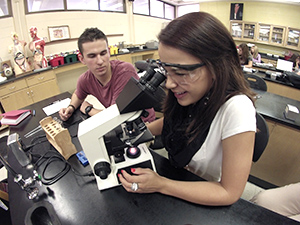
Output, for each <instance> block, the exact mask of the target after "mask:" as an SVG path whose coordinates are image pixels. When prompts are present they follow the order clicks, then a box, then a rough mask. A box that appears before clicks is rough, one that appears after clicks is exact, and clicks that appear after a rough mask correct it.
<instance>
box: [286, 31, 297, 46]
mask: <svg viewBox="0 0 300 225" xmlns="http://www.w3.org/2000/svg"><path fill="white" fill-rule="evenodd" d="M299 35H300V29H294V28H288V32H287V39H286V42H285V46H288V47H291V48H295V49H297V48H298V49H299Z"/></svg>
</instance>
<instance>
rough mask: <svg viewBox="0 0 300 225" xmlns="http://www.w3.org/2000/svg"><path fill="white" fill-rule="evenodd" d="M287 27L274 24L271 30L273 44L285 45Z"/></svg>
mask: <svg viewBox="0 0 300 225" xmlns="http://www.w3.org/2000/svg"><path fill="white" fill-rule="evenodd" d="M285 30H286V29H285V27H280V26H272V30H271V32H272V33H271V41H270V42H271V44H274V45H283V43H284V38H285V32H286V31H285Z"/></svg>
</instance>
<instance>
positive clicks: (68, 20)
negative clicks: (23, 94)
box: [0, 1, 300, 60]
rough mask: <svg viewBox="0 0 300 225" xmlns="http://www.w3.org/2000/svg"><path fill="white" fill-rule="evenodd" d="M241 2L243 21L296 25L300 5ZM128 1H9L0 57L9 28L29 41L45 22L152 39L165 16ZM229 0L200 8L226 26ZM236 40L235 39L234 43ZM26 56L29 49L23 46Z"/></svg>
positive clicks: (135, 40) (61, 46)
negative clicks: (57, 8)
mask: <svg viewBox="0 0 300 225" xmlns="http://www.w3.org/2000/svg"><path fill="white" fill-rule="evenodd" d="M239 3H244V18H243V20H244V21H249V22H263V23H270V24H276V25H283V26H291V27H294V28H300V24H299V22H298V21H300V13H299V12H300V6H298V5H289V4H278V3H261V2H255V1H239ZM131 4H132V3H131V2H129V1H126V7H127V13H126V14H124V13H105V12H84V11H82V12H81V11H77V12H56V13H36V14H30V15H25V13H24V3H23V1H12V8H13V15H14V17H13V18H4V19H0V27H1V32H0V42H1V48H0V57H1V58H2V59H3V60H8V59H9V60H12V56H11V55H10V54H9V53H8V47H9V46H10V45H12V39H11V32H12V31H16V32H17V33H18V34H19V37H20V40H25V41H27V43H29V42H30V40H31V39H30V35H29V28H30V27H31V26H36V27H37V28H38V36H39V37H46V38H49V37H48V29H47V27H48V26H60V25H69V27H70V34H71V38H78V36H79V35H80V34H81V33H82V31H83V30H84V29H85V28H86V27H93V26H96V27H99V28H100V29H101V30H103V31H104V32H105V33H106V34H121V36H117V37H111V38H109V43H110V44H118V42H119V41H125V43H127V44H142V43H145V42H147V41H148V40H155V39H156V37H157V34H158V33H159V31H160V30H161V28H162V27H163V26H165V24H166V23H168V22H169V20H164V19H158V18H153V17H147V16H139V15H133V14H132V5H131ZM230 4H231V2H227V1H226V2H223V1H222V2H218V1H215V2H204V3H200V10H201V11H205V12H209V13H211V14H213V15H214V16H216V17H217V18H218V19H220V20H221V21H222V22H223V23H224V25H225V26H226V27H227V28H228V29H229V14H230ZM237 44H239V43H237ZM75 49H77V43H76V39H75V40H71V41H65V42H54V43H50V44H47V45H46V47H45V53H46V55H50V54H55V53H59V52H65V51H70V50H75ZM259 49H260V51H262V52H270V53H273V54H279V55H281V54H283V53H284V51H285V49H283V48H277V47H269V46H267V45H259ZM26 50H27V53H28V56H30V54H31V52H30V51H29V50H28V48H27V47H26Z"/></svg>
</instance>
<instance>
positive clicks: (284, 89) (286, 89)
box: [266, 81, 300, 101]
mask: <svg viewBox="0 0 300 225" xmlns="http://www.w3.org/2000/svg"><path fill="white" fill-rule="evenodd" d="M266 83H267V86H268V92H270V93H273V94H277V95H281V96H284V97H287V98H291V99H295V100H297V101H300V89H297V88H294V87H290V86H287V85H283V84H279V83H276V82H272V81H266Z"/></svg>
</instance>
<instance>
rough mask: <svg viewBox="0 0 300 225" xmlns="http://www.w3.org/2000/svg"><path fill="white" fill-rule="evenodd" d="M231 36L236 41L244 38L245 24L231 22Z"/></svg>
mask: <svg viewBox="0 0 300 225" xmlns="http://www.w3.org/2000/svg"><path fill="white" fill-rule="evenodd" d="M230 31H231V36H232V37H233V39H235V40H239V39H241V38H242V32H243V22H242V21H230Z"/></svg>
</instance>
